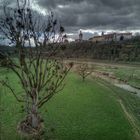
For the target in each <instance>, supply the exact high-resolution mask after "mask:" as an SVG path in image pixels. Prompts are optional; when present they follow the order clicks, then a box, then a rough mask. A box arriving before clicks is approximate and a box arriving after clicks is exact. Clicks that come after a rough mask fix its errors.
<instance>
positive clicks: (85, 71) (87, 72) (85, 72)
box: [77, 64, 92, 82]
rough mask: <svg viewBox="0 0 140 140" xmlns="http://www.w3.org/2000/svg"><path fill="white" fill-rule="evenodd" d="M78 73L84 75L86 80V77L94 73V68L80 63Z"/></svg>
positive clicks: (83, 78)
mask: <svg viewBox="0 0 140 140" xmlns="http://www.w3.org/2000/svg"><path fill="white" fill-rule="evenodd" d="M77 73H78V74H79V75H80V76H81V77H82V80H83V82H84V81H85V78H86V77H87V76H89V75H90V74H91V73H92V69H91V68H90V67H89V66H88V64H80V65H78V67H77Z"/></svg>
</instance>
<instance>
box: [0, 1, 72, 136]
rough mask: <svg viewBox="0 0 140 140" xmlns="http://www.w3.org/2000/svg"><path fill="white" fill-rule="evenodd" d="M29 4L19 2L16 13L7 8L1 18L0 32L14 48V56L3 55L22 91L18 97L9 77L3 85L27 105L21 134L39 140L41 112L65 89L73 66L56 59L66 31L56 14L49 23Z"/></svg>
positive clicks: (41, 120)
mask: <svg viewBox="0 0 140 140" xmlns="http://www.w3.org/2000/svg"><path fill="white" fill-rule="evenodd" d="M28 3H29V1H28V0H23V3H20V2H19V0H17V7H16V8H14V9H13V8H9V7H7V6H4V15H3V17H1V18H0V31H1V32H2V33H3V34H4V36H5V37H6V38H8V39H9V40H10V41H11V43H13V44H14V45H15V53H14V56H9V55H8V54H4V55H5V56H6V60H7V61H8V68H9V69H11V70H12V71H13V72H14V73H15V74H16V76H17V77H18V79H19V81H20V85H21V90H22V91H21V92H20V93H17V92H16V90H15V89H14V88H13V87H12V86H11V85H10V84H9V81H10V80H9V79H8V77H7V78H6V79H3V80H0V83H1V84H2V85H3V86H6V87H7V88H8V89H9V90H10V91H11V92H10V93H11V94H13V96H14V97H15V98H16V100H17V101H18V102H21V103H23V104H24V111H25V112H26V114H27V115H26V116H25V118H24V119H23V120H22V121H20V122H19V124H18V131H19V132H20V133H22V134H27V135H33V136H38V135H39V134H40V133H41V132H42V130H43V119H42V117H41V116H40V113H39V110H40V108H42V107H43V106H44V105H45V103H46V102H48V101H49V100H50V99H51V98H52V97H53V96H54V95H55V94H56V93H58V92H59V91H61V90H62V89H63V87H64V83H63V81H64V79H65V77H66V76H67V74H68V72H69V71H70V69H71V67H72V65H73V63H69V64H63V62H62V58H61V59H56V54H57V53H58V52H59V50H60V49H61V43H60V42H61V41H62V39H63V34H64V28H63V26H61V24H59V23H58V21H57V20H56V18H55V17H54V14H53V13H52V12H51V13H50V14H49V16H48V18H47V20H46V17H45V18H42V16H40V17H37V16H35V15H34V12H33V11H32V9H31V8H30V5H29V4H28ZM27 46H28V47H27ZM44 50H47V52H45V51H44Z"/></svg>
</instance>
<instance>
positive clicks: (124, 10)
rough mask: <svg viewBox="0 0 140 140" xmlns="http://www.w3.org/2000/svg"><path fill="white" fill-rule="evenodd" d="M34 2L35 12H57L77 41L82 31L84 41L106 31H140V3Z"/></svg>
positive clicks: (139, 0) (92, 0)
mask: <svg viewBox="0 0 140 140" xmlns="http://www.w3.org/2000/svg"><path fill="white" fill-rule="evenodd" d="M0 1H2V0H0ZM7 1H8V0H7ZM9 1H10V2H11V3H12V2H13V3H14V0H9ZM31 1H32V2H31V5H32V8H33V9H34V10H36V11H38V12H40V13H42V14H44V15H45V14H46V13H47V12H48V11H50V10H52V11H54V13H55V14H56V16H57V17H58V19H59V20H60V21H61V23H62V24H63V26H64V27H65V29H66V32H67V33H68V34H69V36H71V37H73V38H78V32H79V30H82V31H83V34H84V38H88V37H91V36H93V34H98V33H99V32H102V31H110V32H111V31H114V30H117V31H118V30H120V31H131V30H133V31H135V32H138V31H140V0H31Z"/></svg>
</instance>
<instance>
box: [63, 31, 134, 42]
mask: <svg viewBox="0 0 140 140" xmlns="http://www.w3.org/2000/svg"><path fill="white" fill-rule="evenodd" d="M83 36H84V35H83V33H82V31H80V32H79V36H78V37H77V38H78V39H75V40H74V41H73V42H83V41H91V42H94V43H101V42H102V43H105V42H111V41H114V42H119V41H126V40H131V39H132V38H134V36H133V34H132V33H131V32H125V33H118V32H114V33H104V32H102V33H101V35H96V36H93V37H91V38H89V39H88V40H84V39H83ZM63 42H65V43H68V42H69V40H68V38H66V35H65V36H64V40H63Z"/></svg>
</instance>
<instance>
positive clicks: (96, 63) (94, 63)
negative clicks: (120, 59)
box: [64, 59, 140, 68]
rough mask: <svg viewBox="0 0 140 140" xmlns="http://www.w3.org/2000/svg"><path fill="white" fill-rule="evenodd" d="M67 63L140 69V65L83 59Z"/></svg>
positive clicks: (69, 60)
mask: <svg viewBox="0 0 140 140" xmlns="http://www.w3.org/2000/svg"><path fill="white" fill-rule="evenodd" d="M64 62H65V63H67V62H74V63H76V64H79V63H80V64H83V63H87V64H89V65H100V66H112V67H113V66H114V67H115V66H117V67H126V68H127V67H132V68H133V67H136V68H137V67H140V63H139V64H123V63H113V62H102V61H94V60H83V59H68V60H64Z"/></svg>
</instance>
